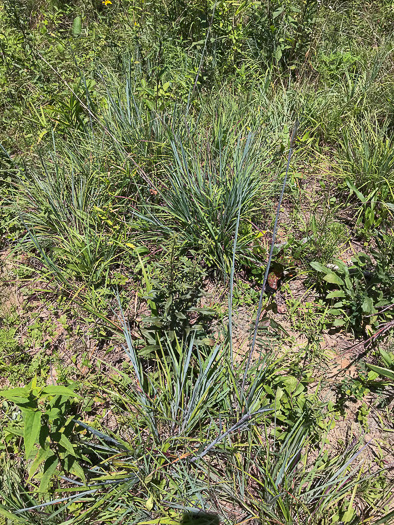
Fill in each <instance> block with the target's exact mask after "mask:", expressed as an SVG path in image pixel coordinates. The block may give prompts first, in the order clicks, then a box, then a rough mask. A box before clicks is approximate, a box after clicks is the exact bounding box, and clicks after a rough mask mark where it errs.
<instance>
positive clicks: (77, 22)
mask: <svg viewBox="0 0 394 525" xmlns="http://www.w3.org/2000/svg"><path fill="white" fill-rule="evenodd" d="M81 31H82V19H81V17H80V16H76V17H75V18H74V21H73V27H72V33H73V36H79V35H80V34H81Z"/></svg>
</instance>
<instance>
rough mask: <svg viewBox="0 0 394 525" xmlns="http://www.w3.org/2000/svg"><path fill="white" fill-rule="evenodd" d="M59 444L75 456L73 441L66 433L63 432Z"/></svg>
mask: <svg viewBox="0 0 394 525" xmlns="http://www.w3.org/2000/svg"><path fill="white" fill-rule="evenodd" d="M59 444H60V445H61V446H62V447H63V448H65V449H66V450H67V452H68V453H69V454H71V455H72V456H75V452H74V447H73V446H72V444H71V442H70V441H69V439H68V438H66V436H65V435H64V434H61V436H60V440H59Z"/></svg>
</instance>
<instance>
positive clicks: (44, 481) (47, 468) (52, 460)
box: [39, 453, 59, 492]
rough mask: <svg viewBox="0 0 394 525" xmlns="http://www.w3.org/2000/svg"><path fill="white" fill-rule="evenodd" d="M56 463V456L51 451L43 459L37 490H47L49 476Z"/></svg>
mask: <svg viewBox="0 0 394 525" xmlns="http://www.w3.org/2000/svg"><path fill="white" fill-rule="evenodd" d="M58 463H59V460H58V459H57V457H56V456H55V454H53V453H52V455H51V456H50V457H49V458H47V460H46V461H45V464H44V473H43V475H42V478H41V483H40V488H39V492H47V490H48V486H49V483H50V481H51V477H52V475H53V474H54V472H55V470H56V467H57V465H58Z"/></svg>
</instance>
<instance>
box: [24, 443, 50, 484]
mask: <svg viewBox="0 0 394 525" xmlns="http://www.w3.org/2000/svg"><path fill="white" fill-rule="evenodd" d="M50 455H52V451H51V449H50V448H40V450H39V451H38V453H37V456H36V457H35V459H34V461H33V463H32V464H31V467H30V469H29V479H28V480H27V481H29V480H30V479H31V478H32V477H33V476H34V474H35V473H36V472H37V469H38V467H39V466H40V465H41V463H43V462H44V461H45V460H46V459H47V458H48V457H49V456H50Z"/></svg>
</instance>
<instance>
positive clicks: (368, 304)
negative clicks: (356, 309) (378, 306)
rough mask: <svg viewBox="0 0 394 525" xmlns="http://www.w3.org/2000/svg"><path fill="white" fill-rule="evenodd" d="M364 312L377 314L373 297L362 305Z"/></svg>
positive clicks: (365, 300) (366, 299) (367, 298)
mask: <svg viewBox="0 0 394 525" xmlns="http://www.w3.org/2000/svg"><path fill="white" fill-rule="evenodd" d="M362 309H363V312H364V313H366V314H368V315H370V314H373V313H375V308H374V306H373V300H372V297H366V298H365V299H364V301H363V304H362Z"/></svg>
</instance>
